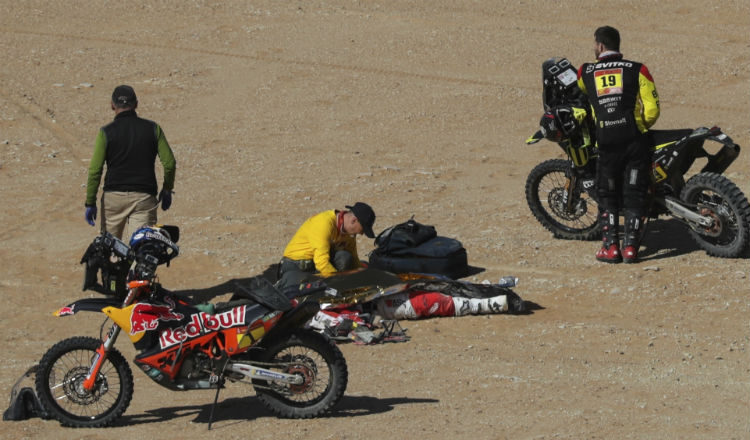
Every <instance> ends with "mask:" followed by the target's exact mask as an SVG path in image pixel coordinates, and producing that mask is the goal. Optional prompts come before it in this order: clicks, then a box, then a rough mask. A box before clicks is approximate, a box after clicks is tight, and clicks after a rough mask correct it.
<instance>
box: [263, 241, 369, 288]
mask: <svg viewBox="0 0 750 440" xmlns="http://www.w3.org/2000/svg"><path fill="white" fill-rule="evenodd" d="M330 261H331V264H332V265H333V267H335V268H336V270H338V271H343V270H351V269H356V265H355V263H354V256H353V255H352V254H351V253H350V252H349V251H345V250H337V251H333V252H332V253H331V259H330ZM317 272H318V271H317V269H315V262H313V260H292V259H289V258H286V257H283V258H282V259H281V262H279V270H278V272H277V275H278V281H277V284H276V285H277V287H278V288H280V289H281V290H285V289H286V288H288V287H291V286H299V285H300V284H302V283H305V282H307V281H310V280H312V279H314V278H315V274H316V273H317Z"/></svg>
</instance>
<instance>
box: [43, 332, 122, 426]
mask: <svg viewBox="0 0 750 440" xmlns="http://www.w3.org/2000/svg"><path fill="white" fill-rule="evenodd" d="M101 345H102V342H101V341H100V340H98V339H96V338H88V337H75V338H70V339H64V340H62V341H60V342H58V343H57V344H55V345H54V346H52V348H50V349H49V350H48V351H47V353H45V354H44V356H43V357H42V360H41V361H40V362H39V368H38V369H37V373H36V393H37V395H38V396H39V401H40V402H41V404H42V406H43V407H44V409H45V411H46V412H47V413H48V414H49V415H50V416H52V417H54V418H55V419H57V420H58V421H59V422H60V424H61V425H63V426H71V427H74V428H99V427H103V426H107V425H109V424H111V423H112V422H113V421H115V420H116V419H117V418H119V417H120V416H121V415H122V414H123V413H124V412H125V410H126V409H127V407H128V405H130V399H131V398H132V397H133V373H132V372H131V371H130V366H129V365H128V363H127V361H126V360H125V358H124V357H123V356H122V354H120V352H118V351H117V350H114V349H112V350H110V352H109V353H108V354H107V359H106V360H105V361H104V364H103V365H102V367H101V369H100V370H99V374H98V376H97V378H96V384H95V386H94V389H93V390H86V389H85V388H84V387H83V381H84V379H86V376H87V375H88V372H89V368H90V367H91V364H92V363H93V358H94V357H95V356H96V355H97V353H96V350H97V349H98V348H99V346H101Z"/></svg>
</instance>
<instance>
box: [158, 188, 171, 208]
mask: <svg viewBox="0 0 750 440" xmlns="http://www.w3.org/2000/svg"><path fill="white" fill-rule="evenodd" d="M159 200H160V201H161V209H162V210H163V211H166V210H167V209H169V207H170V206H172V191H167V190H165V189H162V190H161V192H160V193H159Z"/></svg>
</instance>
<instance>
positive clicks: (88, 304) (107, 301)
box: [54, 298, 122, 316]
mask: <svg viewBox="0 0 750 440" xmlns="http://www.w3.org/2000/svg"><path fill="white" fill-rule="evenodd" d="M121 305H122V302H121V301H118V300H116V299H115V298H85V299H79V300H78V301H75V302H72V303H70V304H68V305H67V306H65V307H61V308H59V309H58V310H57V311H56V312H55V313H54V315H55V316H69V315H75V314H76V313H78V312H101V311H102V309H104V308H106V307H120V306H121Z"/></svg>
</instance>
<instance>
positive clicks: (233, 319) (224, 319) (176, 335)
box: [159, 305, 246, 349]
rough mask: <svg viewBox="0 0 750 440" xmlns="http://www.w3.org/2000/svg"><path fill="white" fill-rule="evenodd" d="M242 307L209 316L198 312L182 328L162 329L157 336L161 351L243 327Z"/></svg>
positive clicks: (243, 314) (243, 308)
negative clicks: (202, 336)
mask: <svg viewBox="0 0 750 440" xmlns="http://www.w3.org/2000/svg"><path fill="white" fill-rule="evenodd" d="M245 307H246V306H244V305H242V306H238V307H235V308H233V309H231V310H227V311H226V312H223V313H217V314H215V315H209V314H208V313H204V312H200V313H196V314H194V315H191V316H190V322H189V323H187V324H185V325H184V326H182V327H177V328H168V329H164V331H162V332H161V333H160V334H159V345H160V346H161V348H162V349H164V348H167V347H171V346H172V345H176V344H179V343H180V342H183V341H186V340H188V339H191V338H194V337H196V336H200V335H202V334H206V333H210V332H213V331H217V330H221V329H225V328H232V327H237V326H241V325H245Z"/></svg>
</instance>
